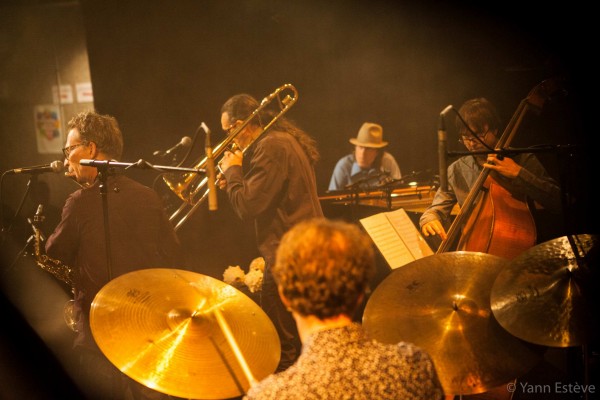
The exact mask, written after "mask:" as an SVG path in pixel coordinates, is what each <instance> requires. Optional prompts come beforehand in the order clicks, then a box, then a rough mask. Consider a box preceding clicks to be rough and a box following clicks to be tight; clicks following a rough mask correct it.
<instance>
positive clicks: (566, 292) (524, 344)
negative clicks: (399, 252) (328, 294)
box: [363, 235, 600, 396]
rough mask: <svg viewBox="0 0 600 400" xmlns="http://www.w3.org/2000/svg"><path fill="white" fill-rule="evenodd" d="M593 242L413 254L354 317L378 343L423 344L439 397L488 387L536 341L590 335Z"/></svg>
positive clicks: (552, 343) (502, 379) (529, 353)
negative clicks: (514, 251)
mask: <svg viewBox="0 0 600 400" xmlns="http://www.w3.org/2000/svg"><path fill="white" fill-rule="evenodd" d="M599 244H600V236H594V235H572V236H564V237H560V238H557V239H554V240H550V241H548V242H544V243H542V244H539V245H537V246H534V247H533V248H531V249H529V250H527V251H525V252H524V253H522V254H521V255H520V256H518V257H516V258H514V259H513V260H512V261H509V260H505V259H503V258H500V257H497V256H493V255H490V254H485V253H476V252H461V251H459V252H448V253H438V254H434V255H431V256H427V257H424V258H421V259H418V260H415V261H413V262H411V263H409V264H407V265H405V266H403V267H402V268H398V269H395V270H394V271H392V273H391V274H390V275H388V276H387V277H386V278H385V279H384V280H383V281H382V282H381V283H380V284H379V286H377V288H376V289H375V290H374V291H373V293H372V294H371V296H370V298H369V300H368V302H367V304H366V306H365V311H364V315H363V324H364V326H365V329H367V330H368V332H369V333H370V334H371V335H372V336H373V337H374V338H375V339H377V340H380V341H382V342H385V343H397V342H400V341H407V342H412V343H414V344H416V345H418V346H420V347H421V348H423V349H425V350H426V351H427V352H428V353H429V354H430V355H431V357H432V358H433V360H434V364H435V365H436V369H437V372H438V375H439V378H440V381H441V384H442V387H443V388H444V391H445V392H446V394H454V395H458V396H462V395H468V394H479V393H484V392H487V391H489V390H490V389H494V388H497V387H498V386H499V385H501V384H503V383H504V384H505V383H508V382H510V381H512V380H514V379H517V378H518V377H520V376H522V375H523V374H525V373H527V372H528V371H529V370H530V369H531V368H533V367H534V366H535V365H536V364H538V362H540V361H541V359H542V350H545V348H544V347H542V346H548V347H572V346H580V345H584V344H586V343H589V341H590V340H591V339H592V338H593V337H597V336H594V335H596V334H597V333H598V332H599V331H598V321H597V320H598V308H597V307H596V306H595V305H594V304H592V300H591V299H592V293H593V291H597V290H599V289H600V287H599V286H598V282H599V281H598V264H597V263H598V258H597V253H598V245H599ZM540 345H541V346H540Z"/></svg>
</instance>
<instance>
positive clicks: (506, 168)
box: [483, 154, 522, 179]
mask: <svg viewBox="0 0 600 400" xmlns="http://www.w3.org/2000/svg"><path fill="white" fill-rule="evenodd" d="M483 166H484V167H486V168H489V169H491V170H493V171H496V172H498V173H499V174H500V175H502V176H505V177H507V178H511V179H514V178H516V177H517V176H519V171H521V168H522V167H521V166H520V165H519V164H517V163H516V162H515V160H513V159H512V158H508V157H498V155H497V154H490V155H488V157H487V161H486V162H485V163H484V164H483Z"/></svg>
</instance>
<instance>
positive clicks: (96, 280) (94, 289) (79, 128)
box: [45, 111, 180, 400]
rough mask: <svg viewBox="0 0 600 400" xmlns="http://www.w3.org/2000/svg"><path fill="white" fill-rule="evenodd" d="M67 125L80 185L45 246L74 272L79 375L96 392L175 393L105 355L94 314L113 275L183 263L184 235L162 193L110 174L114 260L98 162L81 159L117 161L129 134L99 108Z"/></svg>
mask: <svg viewBox="0 0 600 400" xmlns="http://www.w3.org/2000/svg"><path fill="white" fill-rule="evenodd" d="M68 129H69V132H68V135H67V141H66V145H65V148H64V149H63V153H64V156H65V167H66V168H67V172H65V175H66V176H68V177H70V178H72V179H74V180H76V181H77V182H78V183H79V184H80V185H81V189H78V190H76V191H75V192H74V193H72V194H71V195H70V196H69V197H68V198H67V200H66V203H65V205H64V207H63V209H62V216H61V221H60V222H59V224H58V225H57V227H56V229H55V230H54V232H53V233H52V234H51V235H50V236H49V237H48V239H47V241H46V248H45V250H46V253H47V255H48V256H49V257H51V258H54V259H58V260H61V261H62V262H63V263H64V264H66V265H69V266H70V267H71V268H73V271H74V276H75V280H74V283H73V286H74V287H73V289H74V315H75V319H76V323H75V330H76V336H75V339H74V344H73V350H74V351H75V353H76V358H77V360H78V365H77V371H76V373H77V376H75V377H74V379H75V381H76V382H77V383H78V384H79V385H80V386H81V389H82V390H83V391H84V393H86V395H89V397H87V398H90V399H91V398H104V399H122V398H133V399H136V400H147V399H168V398H169V396H167V395H164V394H162V393H159V392H157V391H154V390H152V389H150V388H148V387H146V386H144V385H141V384H139V383H137V382H136V381H134V380H133V379H131V378H129V377H128V376H127V375H125V374H123V373H122V372H121V371H119V369H118V368H116V367H115V366H114V365H113V364H112V363H111V362H110V361H109V360H108V359H107V358H106V357H105V356H104V355H103V353H102V352H101V351H100V349H99V348H98V347H97V345H96V343H95V341H94V338H93V336H92V332H91V329H90V324H89V315H90V307H91V304H92V302H93V300H94V297H95V296H96V294H97V293H98V292H99V291H100V289H102V287H103V286H104V285H106V284H107V283H108V281H109V280H110V279H112V278H116V277H118V276H119V275H122V274H125V273H128V272H132V271H134V270H137V269H145V268H153V267H156V268H173V267H176V266H177V263H178V262H179V261H180V244H179V240H178V238H177V236H176V234H175V231H174V229H173V227H172V225H171V224H170V222H169V220H168V216H167V215H166V212H165V210H164V208H163V206H162V204H161V200H160V198H159V196H158V195H157V193H156V192H154V191H153V190H152V189H150V188H148V187H146V186H144V185H142V184H140V183H139V182H136V181H134V180H132V179H130V178H129V177H127V176H125V175H123V174H118V173H109V174H108V176H107V179H106V187H107V191H106V192H107V193H106V196H107V197H106V203H107V205H108V207H107V211H108V220H109V221H110V222H109V224H108V226H109V227H110V232H109V235H108V237H109V240H110V243H109V244H110V246H109V248H110V250H111V254H110V257H111V260H110V263H108V262H107V252H106V244H107V243H106V240H105V237H106V236H105V225H104V222H105V221H104V208H103V199H102V196H103V195H102V194H101V191H100V184H101V181H100V179H99V175H98V169H97V168H95V167H90V166H84V165H81V164H80V160H81V159H96V160H118V159H119V158H120V157H121V154H122V152H123V136H122V133H121V130H120V128H119V125H118V123H117V120H116V119H115V118H114V117H112V116H109V115H101V114H98V113H97V112H95V111H86V112H82V113H79V114H78V115H76V116H75V117H73V118H72V119H71V120H70V121H69V123H68ZM107 265H110V273H109V269H108V268H107ZM129 393H131V394H129ZM127 396H132V397H127Z"/></svg>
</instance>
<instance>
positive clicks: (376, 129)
mask: <svg viewBox="0 0 600 400" xmlns="http://www.w3.org/2000/svg"><path fill="white" fill-rule="evenodd" d="M350 143H352V144H353V145H355V146H362V147H371V148H373V149H380V148H382V147H385V146H387V145H388V142H384V141H383V128H382V127H381V125H379V124H374V123H372V122H365V123H364V124H362V126H361V127H360V130H359V131H358V135H357V136H356V138H351V139H350Z"/></svg>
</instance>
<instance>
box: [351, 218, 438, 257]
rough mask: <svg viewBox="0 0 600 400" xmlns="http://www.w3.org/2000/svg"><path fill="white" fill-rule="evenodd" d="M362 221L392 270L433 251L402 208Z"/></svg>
mask: <svg viewBox="0 0 600 400" xmlns="http://www.w3.org/2000/svg"><path fill="white" fill-rule="evenodd" d="M360 223H361V224H362V226H363V227H364V228H365V230H366V231H367V233H368V234H369V236H371V239H373V242H374V243H375V245H376V246H377V248H378V249H379V251H380V252H381V254H382V255H383V257H384V258H385V260H386V261H387V263H388V265H389V266H390V268H392V269H394V268H398V267H401V266H403V265H406V264H408V263H409V262H411V261H414V260H417V259H419V258H422V257H425V256H428V255H431V254H433V251H432V250H431V248H430V247H429V245H428V244H427V242H426V241H425V239H424V238H423V236H421V233H420V232H419V231H418V229H417V228H416V227H415V225H414V224H413V222H412V220H411V219H410V217H409V216H408V214H407V213H406V211H405V210H404V209H403V208H399V209H397V210H394V211H388V212H382V213H379V214H375V215H372V216H370V217H367V218H362V219H361V220H360Z"/></svg>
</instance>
